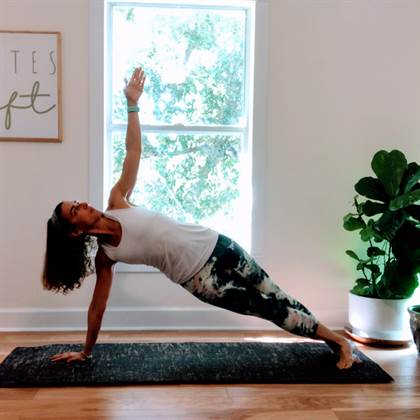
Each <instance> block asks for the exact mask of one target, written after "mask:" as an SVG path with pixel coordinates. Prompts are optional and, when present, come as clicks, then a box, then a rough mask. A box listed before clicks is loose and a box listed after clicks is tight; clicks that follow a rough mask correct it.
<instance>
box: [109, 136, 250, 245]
mask: <svg viewBox="0 0 420 420" xmlns="http://www.w3.org/2000/svg"><path fill="white" fill-rule="evenodd" d="M112 139H113V162H114V167H113V183H115V182H116V181H117V179H118V178H119V176H120V175H121V170H122V164H123V160H124V156H125V133H123V132H121V131H120V132H114V133H113V136H112ZM241 142H242V138H241V136H240V135H229V136H226V135H205V136H203V135H176V134H153V133H150V134H147V135H145V134H143V135H142V144H143V147H142V149H143V150H142V156H141V161H140V167H139V174H138V181H137V184H136V187H135V189H134V191H133V193H132V196H131V198H130V201H131V202H132V203H134V204H136V205H140V206H142V207H145V208H148V209H150V210H154V211H157V212H160V213H163V214H166V215H167V216H169V217H172V218H174V219H177V220H179V221H182V222H188V223H200V224H202V225H205V226H209V227H212V228H213V229H215V230H217V231H219V232H222V233H225V234H230V235H232V237H234V238H238V234H237V233H238V231H240V230H241V229H240V228H239V229H238V223H243V222H244V219H246V220H248V219H249V213H250V211H249V197H245V196H244V193H245V195H246V191H245V190H246V188H244V187H243V184H244V182H243V180H242V179H241V175H240V174H241V173H242V174H243V172H244V170H243V166H244V162H243V161H242V159H243V156H242V154H241ZM242 177H243V175H242ZM244 200H247V201H246V202H247V203H248V205H245V206H244V205H243V201H244ZM241 203H242V204H241ZM239 226H240V225H239ZM242 230H244V229H242ZM245 230H246V229H245ZM244 234H245V233H244ZM241 239H242V244H244V246H245V245H246V243H247V238H241ZM238 240H239V238H238Z"/></svg>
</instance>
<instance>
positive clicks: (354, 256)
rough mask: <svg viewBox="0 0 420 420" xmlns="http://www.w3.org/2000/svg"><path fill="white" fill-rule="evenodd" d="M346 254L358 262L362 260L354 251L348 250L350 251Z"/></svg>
mask: <svg viewBox="0 0 420 420" xmlns="http://www.w3.org/2000/svg"><path fill="white" fill-rule="evenodd" d="M346 254H347V255H348V256H349V257H351V258H354V259H355V260H357V261H360V258H359V257H358V256H357V254H356V253H355V252H354V251H352V250H350V249H348V250H347V251H346Z"/></svg>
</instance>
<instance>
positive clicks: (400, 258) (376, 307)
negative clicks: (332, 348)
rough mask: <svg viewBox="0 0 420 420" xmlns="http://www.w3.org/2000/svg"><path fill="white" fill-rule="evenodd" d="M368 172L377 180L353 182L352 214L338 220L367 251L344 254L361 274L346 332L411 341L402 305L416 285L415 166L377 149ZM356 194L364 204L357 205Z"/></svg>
mask: <svg viewBox="0 0 420 420" xmlns="http://www.w3.org/2000/svg"><path fill="white" fill-rule="evenodd" d="M371 167H372V170H373V172H374V173H375V174H376V176H377V178H374V177H370V176H369V177H365V178H362V179H360V180H359V181H358V182H357V184H356V185H355V187H354V188H355V190H356V192H357V193H358V195H356V196H355V197H354V207H355V208H356V213H349V214H347V215H346V216H344V219H343V221H344V223H343V227H344V229H346V230H348V231H359V234H360V239H361V240H362V241H363V242H366V247H367V249H366V255H367V256H366V257H365V258H362V257H360V256H359V255H357V253H356V252H354V251H351V250H347V251H346V254H347V255H349V256H350V257H351V258H353V259H354V260H356V261H357V267H356V268H357V270H358V271H360V272H361V273H362V275H361V276H360V277H359V278H358V279H357V280H356V283H355V285H354V287H353V288H352V289H351V290H350V292H349V324H348V325H347V326H346V331H347V332H348V333H350V334H351V335H352V336H353V337H354V338H356V339H359V340H360V341H364V342H372V341H383V342H391V343H395V344H402V343H404V342H407V341H409V340H410V336H411V333H410V328H409V318H408V313H407V306H408V304H409V299H410V297H411V296H412V295H413V293H414V290H415V289H416V287H417V286H418V284H419V283H418V274H419V272H420V205H416V204H415V203H416V202H418V201H420V183H419V180H420V166H419V165H417V163H414V162H412V163H410V164H407V159H406V158H405V156H404V154H403V153H402V152H401V151H399V150H392V151H391V152H389V153H388V152H387V151H385V150H380V151H378V152H377V153H376V154H375V156H374V157H373V159H372V162H371ZM359 194H360V195H361V196H363V197H366V198H367V200H366V201H364V202H359V201H358V200H357V198H358V197H359ZM372 200H373V201H372Z"/></svg>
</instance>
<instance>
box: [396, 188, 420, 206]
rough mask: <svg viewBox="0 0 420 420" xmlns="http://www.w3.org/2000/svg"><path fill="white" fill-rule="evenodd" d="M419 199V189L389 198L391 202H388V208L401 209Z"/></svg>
mask: <svg viewBox="0 0 420 420" xmlns="http://www.w3.org/2000/svg"><path fill="white" fill-rule="evenodd" d="M419 200H420V190H416V191H411V192H408V193H406V194H403V195H400V196H399V197H396V198H394V199H393V200H391V202H390V203H389V209H390V210H393V211H395V210H399V209H403V208H405V207H407V206H409V205H410V204H414V203H415V202H417V201H419Z"/></svg>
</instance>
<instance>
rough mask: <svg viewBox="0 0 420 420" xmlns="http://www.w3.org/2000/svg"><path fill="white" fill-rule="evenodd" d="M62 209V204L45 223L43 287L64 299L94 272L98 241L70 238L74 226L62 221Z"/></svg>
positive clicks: (89, 236)
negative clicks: (94, 257) (45, 247)
mask: <svg viewBox="0 0 420 420" xmlns="http://www.w3.org/2000/svg"><path fill="white" fill-rule="evenodd" d="M61 205H62V202H61V203H59V204H58V205H57V207H56V208H55V209H54V212H53V215H52V217H51V218H50V219H48V223H47V249H46V252H45V260H44V270H43V274H42V285H43V288H44V289H46V290H52V291H54V292H55V293H58V292H61V293H63V294H64V295H66V294H67V293H68V292H69V291H71V290H73V289H74V288H75V287H76V288H80V286H81V284H82V281H83V279H84V278H85V277H87V276H89V275H90V274H93V273H94V272H95V266H94V263H93V252H94V251H96V250H97V241H96V238H95V237H94V236H91V235H86V234H82V235H80V236H78V237H71V236H70V235H69V233H70V231H71V229H72V228H73V226H72V225H71V224H70V223H68V221H67V220H66V219H64V218H63V216H62V209H61ZM95 253H96V252H95Z"/></svg>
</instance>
